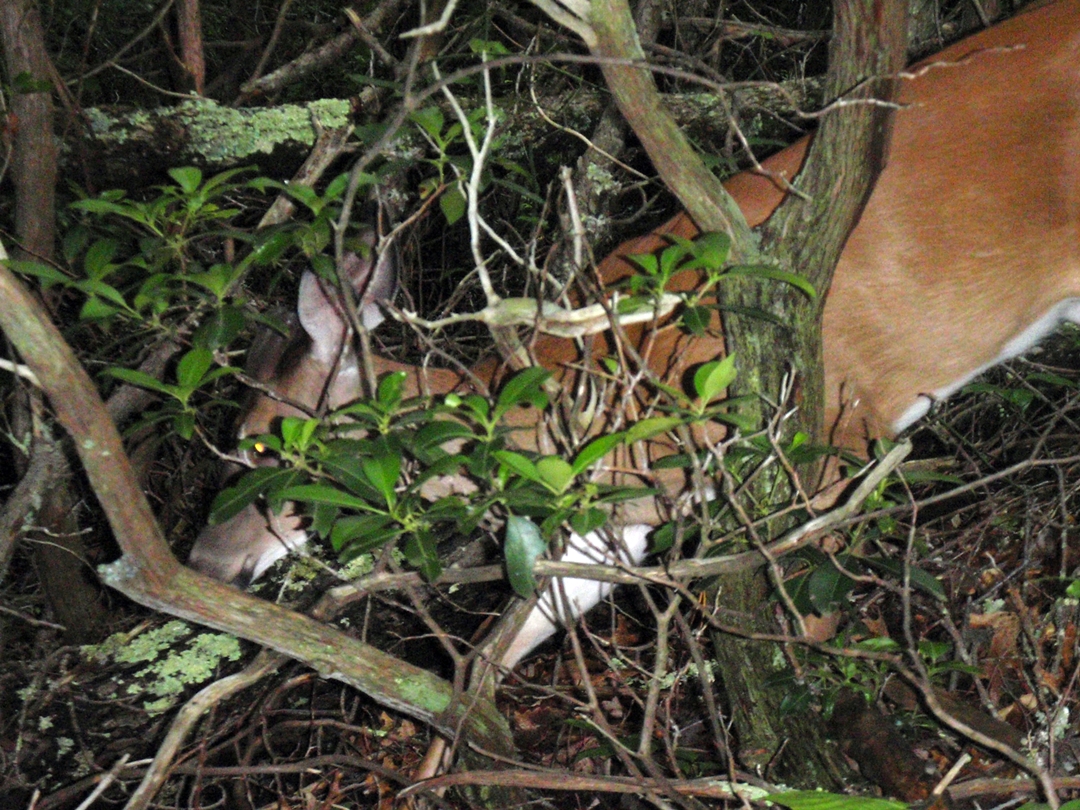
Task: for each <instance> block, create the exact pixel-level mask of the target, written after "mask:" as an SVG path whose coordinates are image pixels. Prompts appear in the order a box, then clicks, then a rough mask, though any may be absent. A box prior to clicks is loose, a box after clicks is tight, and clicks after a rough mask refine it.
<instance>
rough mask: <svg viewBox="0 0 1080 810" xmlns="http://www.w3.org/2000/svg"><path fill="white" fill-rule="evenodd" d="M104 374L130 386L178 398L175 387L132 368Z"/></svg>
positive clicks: (117, 369)
mask: <svg viewBox="0 0 1080 810" xmlns="http://www.w3.org/2000/svg"><path fill="white" fill-rule="evenodd" d="M104 373H105V374H108V375H109V376H110V377H115V378H116V379H118V380H122V381H123V382H126V383H128V384H129V385H135V386H138V387H139V388H145V389H147V390H149V391H157V392H158V393H159V394H165V396H167V397H171V398H174V399H175V398H177V393H178V392H177V389H176V386H175V385H169V384H168V383H163V382H161V380H158V379H157V378H155V377H151V376H150V375H149V374H146V373H144V372H142V371H137V370H135V369H131V368H107V369H105V372H104Z"/></svg>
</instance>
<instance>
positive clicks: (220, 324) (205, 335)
mask: <svg viewBox="0 0 1080 810" xmlns="http://www.w3.org/2000/svg"><path fill="white" fill-rule="evenodd" d="M246 325H247V318H246V317H245V316H244V310H242V309H241V308H240V307H222V308H221V309H219V310H218V311H217V312H215V313H213V314H212V315H211V316H210V317H209V318H207V319H206V320H205V321H203V322H202V324H201V325H200V326H199V328H198V329H196V330H195V334H194V335H192V336H191V342H192V344H193V345H195V346H198V347H199V348H202V349H209V350H210V351H214V350H216V349H221V348H224V347H225V346H228V345H229V344H230V343H232V342H233V340H235V339H236V337H237V335H239V334H240V332H242V331H243V329H244V327H245V326H246Z"/></svg>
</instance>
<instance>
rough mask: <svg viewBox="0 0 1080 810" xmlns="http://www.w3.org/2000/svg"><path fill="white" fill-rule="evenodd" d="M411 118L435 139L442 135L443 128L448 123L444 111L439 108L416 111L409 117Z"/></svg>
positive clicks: (425, 108)
mask: <svg viewBox="0 0 1080 810" xmlns="http://www.w3.org/2000/svg"><path fill="white" fill-rule="evenodd" d="M409 118H411V119H412V121H413V123H414V124H416V125H417V126H419V127H420V128H421V129H422V130H424V132H426V133H427V134H428V135H430V136H431V137H432V138H435V139H437V138H438V137H439V136H440V135H441V134H442V130H443V126H444V124H445V123H446V119H445V118H444V117H443V114H442V110H440V109H439V108H438V107H424V108H423V109H420V110H415V111H414V112H412V113H411V114H410V115H409Z"/></svg>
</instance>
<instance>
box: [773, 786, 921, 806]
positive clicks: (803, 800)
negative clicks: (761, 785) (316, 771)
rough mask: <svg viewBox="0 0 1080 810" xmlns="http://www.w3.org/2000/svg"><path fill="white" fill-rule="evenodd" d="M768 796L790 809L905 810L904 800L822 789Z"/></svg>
mask: <svg viewBox="0 0 1080 810" xmlns="http://www.w3.org/2000/svg"><path fill="white" fill-rule="evenodd" d="M769 798H770V799H772V801H774V802H776V803H777V804H782V805H784V806H785V807H790V808H791V810H907V805H906V804H905V803H904V802H896V801H890V800H888V799H877V798H873V797H870V796H841V795H839V794H836V793H827V792H825V791H822V790H798V791H791V792H789V793H773V794H772V795H771V796H770V797H769Z"/></svg>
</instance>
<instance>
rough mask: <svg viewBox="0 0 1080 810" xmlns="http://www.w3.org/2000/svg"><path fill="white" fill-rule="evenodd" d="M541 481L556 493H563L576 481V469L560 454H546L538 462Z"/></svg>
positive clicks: (537, 467)
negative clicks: (559, 455)
mask: <svg viewBox="0 0 1080 810" xmlns="http://www.w3.org/2000/svg"><path fill="white" fill-rule="evenodd" d="M536 471H537V472H538V473H539V474H540V480H541V482H542V483H543V484H544V485H545V486H546V487H547V488H548V489H550V490H551V491H552V492H554V493H555V494H556V495H562V494H563V493H564V492H566V489H567V487H569V486H570V485H571V484H572V483H573V482H574V470H573V468H572V467H571V466H570V465H569V464H568V463H566V461H565V460H564V459H561V458H559V457H558V456H544V457H543V458H541V459H539V460H538V461H537V462H536Z"/></svg>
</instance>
